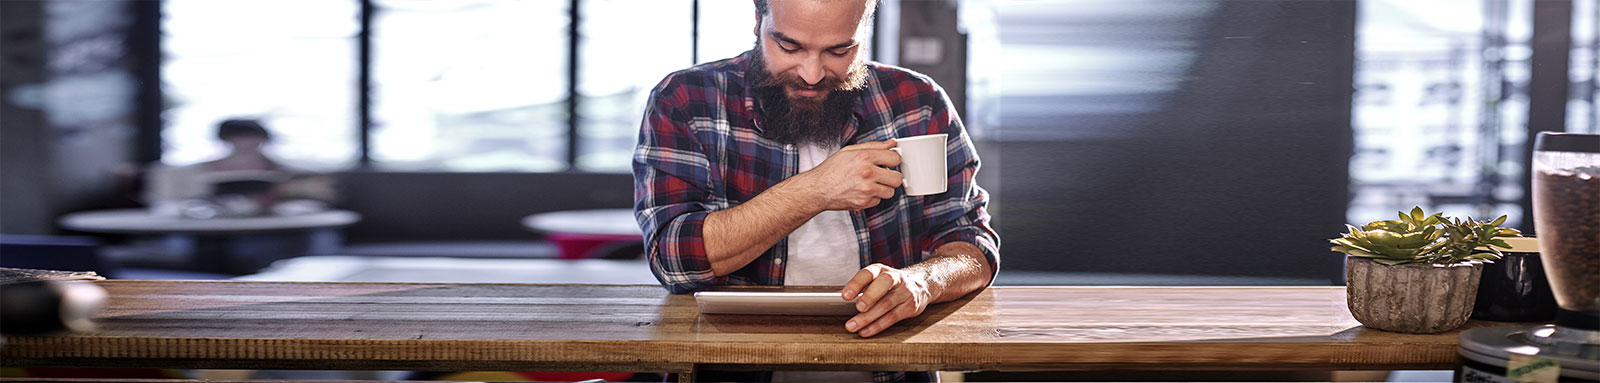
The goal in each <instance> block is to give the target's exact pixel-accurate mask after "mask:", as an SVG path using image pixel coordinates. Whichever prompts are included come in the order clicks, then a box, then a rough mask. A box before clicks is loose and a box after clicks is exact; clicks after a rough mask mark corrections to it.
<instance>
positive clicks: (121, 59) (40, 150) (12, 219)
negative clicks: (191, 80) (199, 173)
mask: <svg viewBox="0 0 1600 383" xmlns="http://www.w3.org/2000/svg"><path fill="white" fill-rule="evenodd" d="M134 4H138V3H133V2H116V1H82V0H79V1H48V2H42V1H4V2H0V7H3V8H0V15H3V16H0V17H3V21H4V22H3V23H0V25H3V26H0V39H3V40H4V41H3V43H0V57H3V60H4V61H3V65H4V70H0V80H3V81H0V116H3V117H0V143H3V144H0V145H3V148H0V150H3V152H0V157H3V159H4V161H3V169H0V172H3V174H4V176H3V178H0V232H5V233H8V234H50V233H52V232H54V231H55V223H54V220H55V217H56V216H57V215H59V214H60V213H64V212H68V211H73V210H81V209H88V208H96V207H106V206H107V205H109V204H112V203H115V202H113V200H115V199H116V198H117V197H118V195H117V194H118V190H119V186H120V185H119V180H118V178H117V176H116V174H117V172H118V171H119V170H120V169H124V168H125V167H126V166H127V165H128V164H129V163H130V162H131V161H132V156H133V146H132V145H131V142H130V141H131V139H132V137H134V136H135V135H136V134H137V129H136V121H135V118H136V117H135V111H136V108H135V99H136V97H137V96H136V93H137V91H138V90H139V89H140V87H141V86H145V85H143V84H140V83H139V82H138V81H137V80H135V76H134V72H135V69H136V64H135V63H136V61H137V59H138V58H139V57H140V56H139V54H140V52H137V51H135V50H133V49H129V48H128V42H129V40H130V38H131V37H130V36H132V34H133V33H132V30H133V28H134V21H135V18H134V17H133V12H134V11H133V10H134V7H133V5H134ZM47 16H48V17H47ZM150 54H154V53H153V52H151V53H150Z"/></svg>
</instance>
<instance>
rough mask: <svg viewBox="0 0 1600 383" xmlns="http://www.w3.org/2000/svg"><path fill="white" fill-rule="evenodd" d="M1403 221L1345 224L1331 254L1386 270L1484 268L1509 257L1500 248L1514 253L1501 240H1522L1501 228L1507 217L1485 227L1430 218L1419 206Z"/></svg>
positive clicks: (1514, 232)
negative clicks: (1373, 263)
mask: <svg viewBox="0 0 1600 383" xmlns="http://www.w3.org/2000/svg"><path fill="white" fill-rule="evenodd" d="M1398 217H1399V218H1400V219H1399V220H1378V221H1372V222H1368V223H1367V224H1365V225H1361V226H1360V227H1357V226H1355V225H1349V224H1346V225H1345V229H1346V230H1347V231H1346V232H1345V233H1344V234H1343V235H1341V236H1340V238H1336V239H1331V240H1329V242H1331V243H1333V244H1334V245H1335V246H1333V247H1332V248H1331V249H1332V250H1333V251H1335V252H1340V253H1344V254H1348V255H1351V256H1358V257H1365V258H1371V259H1373V260H1374V261H1377V262H1379V263H1382V264H1385V265H1398V264H1403V263H1411V262H1426V263H1432V264H1436V265H1451V264H1458V263H1481V262H1485V261H1492V260H1494V259H1499V258H1501V257H1503V256H1504V253H1502V252H1501V251H1500V249H1497V248H1496V247H1498V248H1506V249H1509V248H1511V246H1510V244H1508V243H1506V242H1505V241H1504V240H1500V239H1498V238H1499V237H1516V236H1521V235H1522V232H1521V231H1519V230H1517V229H1513V228H1502V227H1499V226H1500V225H1501V224H1504V223H1505V221H1506V216H1504V215H1502V216H1500V217H1499V218H1496V219H1494V220H1492V221H1487V222H1480V221H1477V220H1474V219H1473V218H1472V217H1471V216H1468V217H1467V218H1466V219H1461V218H1456V217H1445V216H1444V213H1433V214H1428V213H1427V212H1426V211H1424V210H1422V207H1421V206H1416V207H1413V208H1411V211H1409V212H1407V211H1401V212H1399V214H1398ZM1479 249H1484V250H1479Z"/></svg>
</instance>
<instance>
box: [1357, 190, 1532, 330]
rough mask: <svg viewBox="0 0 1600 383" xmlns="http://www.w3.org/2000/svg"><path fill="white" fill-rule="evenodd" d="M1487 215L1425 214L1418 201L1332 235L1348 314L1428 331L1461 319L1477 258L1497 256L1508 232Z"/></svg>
mask: <svg viewBox="0 0 1600 383" xmlns="http://www.w3.org/2000/svg"><path fill="white" fill-rule="evenodd" d="M1505 221H1506V217H1505V216H1500V218H1498V219H1495V220H1493V221H1484V222H1480V221H1474V220H1472V217H1467V219H1465V220H1462V219H1456V218H1453V217H1443V213H1434V214H1431V215H1430V214H1427V213H1424V212H1423V211H1422V208H1421V207H1416V208H1412V209H1411V212H1410V213H1407V212H1404V211H1402V212H1400V219H1398V220H1380V221H1373V222H1370V223H1367V224H1366V225H1362V226H1361V227H1355V226H1350V225H1345V227H1346V228H1348V229H1349V231H1348V232H1346V233H1344V235H1342V236H1341V237H1340V238H1335V239H1332V240H1329V241H1330V242H1333V244H1334V246H1333V251H1337V252H1340V253H1345V254H1347V255H1348V256H1346V257H1345V286H1346V287H1345V292H1346V297H1347V303H1348V304H1349V306H1350V314H1351V315H1354V316H1355V317H1356V320H1357V321H1360V322H1361V324H1362V325H1365V326H1367V327H1369V328H1374V329H1379V330H1385V331H1394V332H1405V333H1419V334H1431V333H1439V332H1445V331H1450V330H1452V329H1455V328H1456V327H1459V326H1461V324H1462V323H1466V321H1467V317H1469V316H1471V315H1472V305H1473V302H1474V301H1475V300H1476V298H1477V293H1478V278H1479V276H1480V275H1481V274H1482V273H1483V263H1485V262H1490V261H1493V260H1496V259H1500V257H1501V253H1500V249H1509V248H1511V246H1510V245H1508V244H1506V242H1505V241H1504V240H1501V239H1498V238H1500V237H1516V236H1521V235H1522V233H1521V232H1520V231H1517V229H1512V228H1502V227H1500V225H1501V224H1503V223H1505Z"/></svg>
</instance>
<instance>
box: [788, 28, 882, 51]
mask: <svg viewBox="0 0 1600 383" xmlns="http://www.w3.org/2000/svg"><path fill="white" fill-rule="evenodd" d="M768 35H770V36H772V38H775V39H778V40H783V42H786V43H789V45H794V46H798V47H801V48H804V47H805V46H806V45H805V44H801V43H800V42H799V41H796V40H795V39H793V38H790V37H789V36H785V35H784V34H783V32H778V31H772V32H770V33H768ZM856 44H860V43H859V42H857V41H855V39H851V40H850V41H846V42H842V43H838V44H834V45H833V46H831V47H827V48H826V49H823V50H829V51H831V50H835V49H844V48H849V47H853V46H856Z"/></svg>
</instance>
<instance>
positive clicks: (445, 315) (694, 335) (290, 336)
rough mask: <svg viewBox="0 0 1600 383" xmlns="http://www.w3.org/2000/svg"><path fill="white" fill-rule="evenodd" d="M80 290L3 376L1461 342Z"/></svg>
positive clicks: (1227, 316) (505, 290)
mask: <svg viewBox="0 0 1600 383" xmlns="http://www.w3.org/2000/svg"><path fill="white" fill-rule="evenodd" d="M96 283H97V284H99V285H101V286H103V287H105V288H106V289H107V291H108V292H109V293H110V296H111V299H110V302H109V305H108V307H107V308H106V309H105V310H104V311H103V312H102V313H101V314H100V315H99V316H98V322H99V324H100V328H101V330H100V331H98V332H94V333H86V334H73V335H67V336H15V337H6V339H5V340H6V344H7V347H6V348H4V349H3V350H0V356H3V357H4V358H5V359H6V360H7V363H6V364H7V365H8V366H13V365H15V366H34V365H37V366H44V365H54V366H94V365H119V366H158V365H173V366H176V365H182V367H185V368H307V369H317V368H341V369H349V368H360V369H428V368H444V367H448V368H459V369H471V368H473V367H478V368H493V369H514V368H534V367H537V368H553V367H556V366H562V365H572V366H579V367H582V366H589V368H592V369H606V368H608V367H607V366H628V365H631V366H645V367H648V368H650V369H651V370H637V371H657V372H687V371H691V370H692V366H693V365H715V366H723V367H739V366H744V367H759V368H781V369H792V368H818V369H856V368H872V369H882V368H887V367H895V369H905V370H926V369H941V370H994V369H1018V370H1027V369H1083V368H1093V369H1215V368H1241V369H1257V370H1270V369H1395V368H1449V367H1450V366H1452V365H1453V364H1454V363H1455V347H1456V336H1457V334H1458V333H1459V331H1460V330H1457V331H1453V332H1447V333H1443V334H1428V335H1419V334H1399V333H1389V332H1383V331H1376V330H1370V329H1365V328H1362V327H1360V325H1359V323H1357V322H1356V321H1355V320H1354V319H1353V318H1352V317H1351V316H1350V313H1349V312H1348V311H1347V309H1346V308H1345V304H1344V290H1343V288H1340V287H996V288H990V289H987V290H985V291H983V292H980V293H978V294H974V295H973V296H970V297H968V298H965V299H962V300H959V301H956V302H950V303H945V304H939V305H934V306H931V307H929V310H928V312H927V313H925V314H924V315H923V316H920V317H918V318H914V319H911V320H907V321H905V322H902V323H900V324H898V325H896V326H895V327H893V328H891V329H890V330H888V331H886V332H884V333H883V334H881V335H879V336H877V337H873V338H868V339H862V338H859V337H857V336H856V335H855V334H851V333H849V332H846V331H845V330H844V328H843V324H842V322H843V321H844V319H845V318H844V317H789V316H745V315H701V314H700V313H699V312H698V311H697V310H696V308H695V305H694V301H693V298H692V297H691V296H688V295H671V294H667V293H666V292H665V291H664V290H662V289H661V288H660V287H657V286H616V285H520V284H406V283H286V282H157V281H100V282H96ZM1495 324H1498V323H1492V322H1477V321H1474V322H1470V323H1469V324H1468V326H1467V328H1471V327H1480V326H1486V325H1495ZM611 368H614V367H611Z"/></svg>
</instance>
